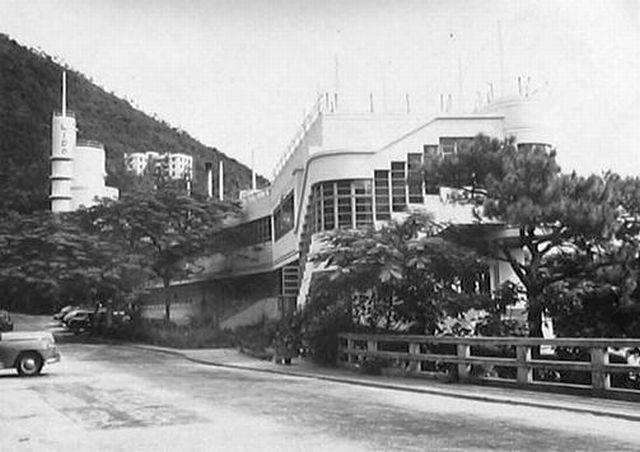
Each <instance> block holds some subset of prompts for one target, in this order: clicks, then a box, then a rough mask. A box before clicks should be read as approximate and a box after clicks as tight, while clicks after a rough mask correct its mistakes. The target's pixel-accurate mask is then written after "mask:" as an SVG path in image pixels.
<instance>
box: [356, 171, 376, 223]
mask: <svg viewBox="0 0 640 452" xmlns="http://www.w3.org/2000/svg"><path fill="white" fill-rule="evenodd" d="M372 192H373V188H372V186H371V181H370V180H357V181H354V182H353V195H354V198H355V208H356V228H362V227H367V226H371V225H373V197H372Z"/></svg>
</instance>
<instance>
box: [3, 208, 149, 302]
mask: <svg viewBox="0 0 640 452" xmlns="http://www.w3.org/2000/svg"><path fill="white" fill-rule="evenodd" d="M138 268H139V267H138V266H137V264H136V263H135V262H133V261H131V260H130V259H129V257H128V256H124V255H123V254H122V253H121V250H120V248H118V247H117V246H115V245H114V244H113V243H110V242H108V241H105V240H102V239H101V238H100V237H98V236H96V235H94V234H91V233H88V232H87V231H84V230H83V229H82V228H81V227H79V225H78V224H77V222H76V221H75V219H74V217H73V216H70V215H54V214H51V213H50V212H38V213H34V214H22V215H21V214H16V213H13V214H10V215H8V216H7V217H6V218H5V219H4V220H3V221H2V222H0V290H1V291H2V299H3V302H4V305H5V307H6V308H10V309H16V310H22V311H27V312H50V311H51V310H53V309H56V308H59V307H60V306H61V305H64V304H85V303H93V302H95V301H96V300H98V299H106V298H112V299H113V298H118V297H121V296H122V295H123V293H124V292H127V291H129V290H131V288H132V287H134V286H135V285H137V284H139V283H140V282H141V280H142V278H144V275H142V274H140V273H139V272H138V271H137V270H138Z"/></svg>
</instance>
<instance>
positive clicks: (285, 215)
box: [273, 192, 294, 240]
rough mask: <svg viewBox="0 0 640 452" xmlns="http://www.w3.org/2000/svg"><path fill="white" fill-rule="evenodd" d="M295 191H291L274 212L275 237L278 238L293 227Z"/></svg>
mask: <svg viewBox="0 0 640 452" xmlns="http://www.w3.org/2000/svg"><path fill="white" fill-rule="evenodd" d="M293 211H294V202H293V192H291V193H289V194H288V195H287V196H286V197H285V198H284V200H283V201H282V202H281V203H280V205H279V206H278V207H277V208H276V210H275V211H274V213H273V224H274V232H275V238H276V240H278V239H279V238H280V237H282V236H283V235H285V234H286V233H287V232H289V231H290V230H291V229H293V223H294V212H293Z"/></svg>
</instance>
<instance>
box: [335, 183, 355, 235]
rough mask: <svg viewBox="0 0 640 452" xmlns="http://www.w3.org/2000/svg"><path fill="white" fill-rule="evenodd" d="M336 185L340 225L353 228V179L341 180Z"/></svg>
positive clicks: (340, 226)
mask: <svg viewBox="0 0 640 452" xmlns="http://www.w3.org/2000/svg"><path fill="white" fill-rule="evenodd" d="M336 187H337V190H338V227H339V228H352V227H353V219H352V215H353V212H352V209H351V181H339V182H338V183H337V184H336Z"/></svg>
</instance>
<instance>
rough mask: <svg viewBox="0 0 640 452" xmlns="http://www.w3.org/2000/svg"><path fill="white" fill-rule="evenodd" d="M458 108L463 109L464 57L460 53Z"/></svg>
mask: <svg viewBox="0 0 640 452" xmlns="http://www.w3.org/2000/svg"><path fill="white" fill-rule="evenodd" d="M457 104H458V109H459V110H462V57H461V56H460V53H458V102H457Z"/></svg>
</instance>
